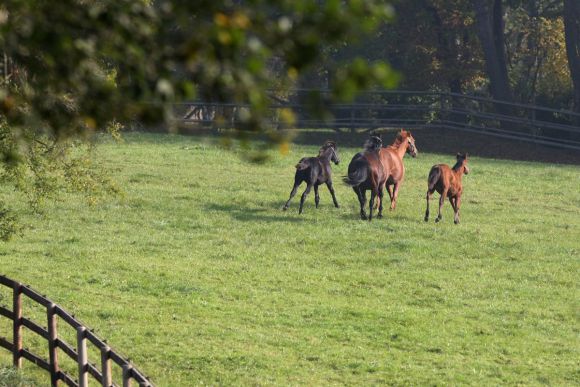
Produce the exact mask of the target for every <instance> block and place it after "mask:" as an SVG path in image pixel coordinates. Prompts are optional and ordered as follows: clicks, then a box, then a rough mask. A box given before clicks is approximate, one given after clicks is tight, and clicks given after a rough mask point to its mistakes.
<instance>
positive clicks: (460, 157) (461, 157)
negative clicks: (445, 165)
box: [451, 153, 467, 171]
mask: <svg viewBox="0 0 580 387" xmlns="http://www.w3.org/2000/svg"><path fill="white" fill-rule="evenodd" d="M466 160H467V153H463V154H461V153H457V161H456V162H455V165H454V166H453V168H451V169H453V170H454V171H457V170H458V169H459V168H461V166H462V165H463V164H464V163H465V161H466Z"/></svg>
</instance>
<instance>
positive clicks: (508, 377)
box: [0, 134, 580, 386]
mask: <svg viewBox="0 0 580 387" xmlns="http://www.w3.org/2000/svg"><path fill="white" fill-rule="evenodd" d="M361 136H362V135H361ZM363 140H364V138H361V143H362V142H363ZM416 140H417V146H418V149H419V152H420V153H419V156H418V158H416V159H411V158H406V159H405V160H406V161H405V163H406V168H407V177H406V181H405V183H404V185H403V187H402V189H401V193H400V197H399V203H398V208H397V210H396V211H394V212H389V211H387V212H386V216H385V218H383V219H376V220H373V222H372V223H369V222H364V221H361V220H359V216H358V202H357V200H356V197H355V195H354V193H353V192H352V190H351V189H350V188H349V187H346V186H344V185H343V184H342V183H341V182H340V180H341V179H340V177H341V176H342V175H344V174H345V172H346V169H347V166H348V162H349V161H350V158H351V157H352V155H353V154H354V153H355V152H356V151H358V150H357V149H354V148H339V152H340V156H341V159H342V163H341V164H340V165H339V166H337V167H334V176H335V185H336V191H337V197H338V201H339V203H340V204H341V208H340V209H336V208H334V207H333V206H332V201H331V198H330V194H329V193H328V191H327V190H326V188H325V187H321V207H320V208H319V209H318V210H317V209H315V208H314V195H313V193H312V194H311V196H310V197H309V199H308V201H307V204H306V205H305V213H304V214H303V215H302V216H299V215H298V201H299V195H297V196H296V198H295V200H294V202H293V205H292V206H291V207H290V209H289V211H288V212H282V211H281V207H282V205H283V204H284V202H285V201H286V200H287V198H288V194H289V192H290V189H291V184H292V181H293V175H294V165H295V164H296V161H297V160H298V159H300V158H301V157H303V156H306V155H314V154H315V153H316V151H317V148H318V147H316V146H295V147H293V148H292V149H291V152H290V154H289V155H288V156H282V155H280V154H277V153H273V156H274V159H273V160H272V161H271V162H269V163H267V164H265V165H255V164H249V163H247V162H246V161H243V160H242V159H241V158H240V156H239V154H238V153H236V152H235V151H226V150H223V149H221V148H220V147H218V146H217V145H215V143H213V142H212V141H211V140H209V139H205V138H198V137H182V136H171V135H154V134H128V135H127V136H126V137H125V141H124V142H123V143H121V144H117V143H113V142H108V141H107V142H105V143H104V144H103V145H102V146H101V147H100V153H99V156H98V157H99V158H100V160H102V163H104V164H106V165H107V166H109V167H110V169H111V170H112V172H111V174H112V176H113V178H114V179H115V180H116V181H117V182H118V183H119V185H120V186H121V187H123V189H124V191H125V196H124V198H120V199H118V200H112V201H109V202H105V203H101V204H98V205H97V206H95V207H92V208H91V207H88V206H87V205H86V204H85V203H84V202H83V201H82V200H81V199H79V198H78V197H76V196H74V195H69V194H66V195H63V197H62V199H63V200H62V201H61V202H58V203H55V204H51V205H49V206H48V208H47V211H46V214H45V215H43V216H39V215H33V214H31V213H29V212H27V211H26V209H25V208H24V207H21V212H22V214H23V217H24V221H25V222H26V223H27V224H28V225H31V228H29V229H28V230H26V232H25V233H24V235H23V236H22V237H19V238H16V239H14V240H13V241H11V242H8V243H3V244H1V245H0V272H1V273H4V274H6V275H8V276H10V277H12V278H14V279H17V280H20V281H22V282H24V283H27V284H30V285H31V286H32V287H33V288H35V289H37V290H39V291H40V292H41V293H43V294H46V295H47V296H48V297H49V298H51V299H52V300H54V301H55V302H57V303H58V304H60V305H61V306H62V307H64V308H65V309H67V310H69V311H70V312H72V313H74V314H75V315H76V316H77V317H78V318H79V319H80V320H81V321H83V322H84V323H85V324H86V325H88V326H89V327H91V328H95V329H96V331H97V334H98V335H99V336H101V337H103V338H105V339H108V342H109V344H110V345H111V346H112V347H114V348H116V349H118V350H119V351H120V352H121V353H123V354H125V355H126V356H128V357H130V358H131V360H132V361H133V362H134V363H135V364H136V365H137V367H138V368H140V369H141V370H142V371H143V372H144V373H145V374H147V375H149V376H151V377H152V379H153V381H154V382H155V383H156V384H157V385H159V386H188V385H196V384H213V385H216V384H218V385H343V384H346V385H371V384H395V385H427V384H429V385H442V384H472V385H498V384H511V385H513V384H520V385H537V384H551V385H574V384H576V385H578V384H579V383H580V373H579V371H578V370H579V369H580V364H579V363H580V356H579V353H578V351H579V349H580V345H579V344H580V341H579V323H578V322H579V319H578V318H579V303H578V299H579V292H578V272H579V266H580V260H579V257H580V189H579V188H580V185H579V183H580V167H578V166H561V165H548V164H539V163H529V162H514V161H502V160H490V159H481V158H476V157H474V158H472V159H471V161H470V167H471V173H470V174H469V175H468V176H466V177H464V186H465V193H464V196H463V207H462V210H461V215H462V217H461V221H462V224H461V225H458V226H456V225H454V224H453V212H452V210H451V206H450V205H449V202H446V203H445V207H444V214H443V221H442V223H439V224H435V223H434V222H433V221H430V222H429V223H425V222H424V221H423V214H424V210H425V199H424V194H425V190H426V178H427V174H428V171H429V169H430V167H431V165H433V164H435V163H439V162H446V163H451V162H452V161H453V155H434V154H425V153H421V139H420V138H417V139H416ZM339 147H340V144H339ZM302 190H303V189H301V190H300V191H299V194H301V192H302ZM2 195H3V196H4V198H5V199H6V200H9V199H10V198H15V196H14V195H15V193H14V192H12V191H9V190H8V189H7V188H5V189H4V190H3V191H2ZM436 198H438V195H436ZM435 203H436V200H435V201H434V202H433V205H434V207H433V208H435ZM433 208H432V219H434V218H435V215H433V214H436V211H434V210H433ZM2 297H4V299H2ZM7 297H8V293H6V292H5V293H1V292H0V303H4V304H7V303H8V298H7ZM27 305H30V303H28V304H25V307H27ZM26 310H31V311H32V312H31V313H37V314H38V315H39V316H41V314H40V311H38V310H37V311H34V310H33V307H32V306H31V307H30V308H28V309H26ZM26 310H25V312H26ZM40 322H41V323H43V324H44V323H45V320H42V319H41V320H40ZM10 332H11V331H10V326H9V325H8V324H7V323H6V322H3V321H2V320H1V319H0V335H1V336H7V337H9V336H10ZM29 336H30V335H29ZM27 337H28V336H27ZM35 345H37V346H39V345H40V344H39V343H36V344H35ZM25 346H26V344H25ZM32 347H34V346H32ZM43 351H44V352H41V353H43V354H45V353H46V350H44V349H43ZM61 357H62V358H64V357H65V355H64V354H63V355H61ZM91 360H92V361H97V360H98V359H97V358H92V359H91ZM10 362H11V358H10V355H9V354H8V352H6V351H4V350H2V349H0V366H1V365H10ZM33 369H34V367H33V366H31V365H29V364H28V363H26V362H25V371H26V372H28V375H33V376H34V377H36V378H39V377H40V376H44V374H42V373H40V374H39V373H38V372H35V371H33ZM72 370H73V371H74V367H73V368H72ZM39 375H40V376H39ZM39 380H41V381H42V382H43V383H44V385H48V384H49V379H48V378H44V379H43V378H40V379H39ZM117 382H118V381H117ZM41 384H42V383H41ZM94 384H95V385H96V383H94Z"/></svg>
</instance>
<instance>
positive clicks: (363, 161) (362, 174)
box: [344, 130, 417, 220]
mask: <svg viewBox="0 0 580 387" xmlns="http://www.w3.org/2000/svg"><path fill="white" fill-rule="evenodd" d="M405 153H409V154H410V155H411V156H412V157H416V156H417V147H416V146H415V139H414V138H413V136H412V135H411V133H410V132H407V131H405V130H401V131H400V132H399V133H398V134H397V137H396V138H395V141H394V142H393V144H392V145H390V146H388V147H386V148H383V147H375V148H373V149H367V150H365V151H364V152H361V153H359V154H357V155H355V156H354V157H353V159H352V161H351V162H350V164H349V166H348V176H347V177H345V178H344V181H345V183H346V184H348V185H350V186H351V187H352V188H353V190H354V192H355V193H356V195H357V197H358V200H359V203H360V216H361V219H367V216H366V213H365V209H364V207H365V202H366V191H367V190H370V191H371V198H370V202H369V217H368V219H369V220H372V217H373V205H374V202H375V198H376V197H378V199H379V214H378V217H379V218H381V217H382V216H383V192H384V189H385V187H387V190H388V191H389V196H390V197H391V208H394V206H395V204H394V203H396V200H397V195H398V192H399V188H400V185H401V182H402V181H403V178H404V176H405V167H404V165H403V156H405ZM387 184H389V185H394V189H393V191H392V193H391V190H390V186H387Z"/></svg>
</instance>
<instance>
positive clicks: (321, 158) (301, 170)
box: [283, 141, 340, 214]
mask: <svg viewBox="0 0 580 387" xmlns="http://www.w3.org/2000/svg"><path fill="white" fill-rule="evenodd" d="M331 161H332V162H333V163H334V164H335V165H338V163H339V162H340V158H339V157H338V150H337V147H336V142H334V141H326V142H325V143H324V145H322V147H321V148H320V150H319V151H318V156H316V157H303V158H302V159H300V161H299V162H298V164H296V174H295V175H294V187H292V191H291V192H290V198H289V199H288V201H287V202H286V204H285V205H284V207H283V210H284V211H286V210H287V209H288V206H289V205H290V201H291V200H292V198H293V197H294V195H296V191H297V190H298V186H299V185H300V184H302V182H304V181H305V182H306V189H305V190H304V192H303V193H302V197H301V198H300V209H299V210H298V213H299V214H302V207H303V206H304V200H306V196H308V194H309V193H310V190H311V189H312V187H314V202H315V203H316V208H318V203H319V202H320V196H319V195H318V186H319V185H320V184H323V183H326V186H327V187H328V190H329V191H330V194H331V195H332V201H333V202H334V206H335V207H336V208H339V205H338V201H337V200H336V195H335V194H334V187H333V186H332V170H331V168H330V162H331Z"/></svg>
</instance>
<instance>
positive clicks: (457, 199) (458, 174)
mask: <svg viewBox="0 0 580 387" xmlns="http://www.w3.org/2000/svg"><path fill="white" fill-rule="evenodd" d="M464 173H465V174H466V175H467V174H468V173H469V168H468V167H467V153H464V154H462V153H457V162H456V163H455V165H454V166H453V168H449V166H448V165H447V164H437V165H434V166H433V167H432V168H431V171H430V172H429V179H428V188H427V209H426V210H425V222H427V221H428V220H429V199H430V198H431V195H433V192H435V191H437V192H438V193H439V194H440V195H441V197H440V198H439V213H438V215H437V218H436V219H435V222H439V221H440V220H441V208H443V203H444V202H445V198H449V202H450V203H451V206H452V207H453V211H454V212H455V218H454V220H453V221H454V223H455V224H458V223H459V206H460V205H461V194H462V193H463V185H462V184H461V178H462V176H463V174H464Z"/></svg>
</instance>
